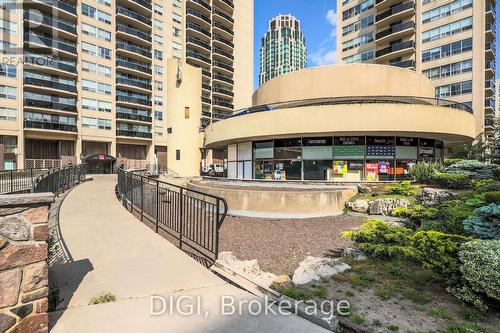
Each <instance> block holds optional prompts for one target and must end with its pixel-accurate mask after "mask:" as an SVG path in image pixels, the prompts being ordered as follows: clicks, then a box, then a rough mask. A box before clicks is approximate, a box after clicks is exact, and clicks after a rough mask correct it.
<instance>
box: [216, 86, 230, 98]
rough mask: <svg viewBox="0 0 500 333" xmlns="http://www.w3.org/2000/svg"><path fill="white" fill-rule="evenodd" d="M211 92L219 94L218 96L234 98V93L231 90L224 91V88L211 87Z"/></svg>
mask: <svg viewBox="0 0 500 333" xmlns="http://www.w3.org/2000/svg"><path fill="white" fill-rule="evenodd" d="M212 92H215V93H220V94H224V95H227V96H231V97H234V93H233V92H232V91H231V90H227V89H224V88H219V87H213V88H212Z"/></svg>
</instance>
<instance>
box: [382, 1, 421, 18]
mask: <svg viewBox="0 0 500 333" xmlns="http://www.w3.org/2000/svg"><path fill="white" fill-rule="evenodd" d="M412 8H415V3H414V2H413V1H407V2H403V3H401V4H399V5H396V6H394V7H391V9H389V10H386V11H385V12H383V13H380V14H378V15H377V16H375V21H376V22H378V21H381V20H383V19H386V18H388V17H390V16H392V15H395V14H398V13H401V12H404V11H405V10H408V9H412Z"/></svg>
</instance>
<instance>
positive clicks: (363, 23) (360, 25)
mask: <svg viewBox="0 0 500 333" xmlns="http://www.w3.org/2000/svg"><path fill="white" fill-rule="evenodd" d="M373 24H374V18H373V15H370V16H367V17H364V18H362V19H361V20H359V21H357V22H354V23H351V24H349V25H347V26H345V27H343V28H342V36H345V35H348V34H350V33H352V32H356V31H359V30H363V29H365V28H368V27H370V26H372V25H373Z"/></svg>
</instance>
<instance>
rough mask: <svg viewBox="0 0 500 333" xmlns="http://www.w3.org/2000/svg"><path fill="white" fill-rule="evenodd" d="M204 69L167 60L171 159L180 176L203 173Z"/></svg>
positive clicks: (170, 162)
mask: <svg viewBox="0 0 500 333" xmlns="http://www.w3.org/2000/svg"><path fill="white" fill-rule="evenodd" d="M200 119H201V69H200V68H196V67H193V66H190V65H187V64H185V63H182V62H181V61H178V60H176V59H169V60H168V61H167V147H168V149H167V156H168V158H167V160H168V168H169V169H170V170H172V171H174V172H176V173H177V174H179V176H183V177H190V176H199V175H200V162H201V151H200V148H201V140H200V138H201V135H200Z"/></svg>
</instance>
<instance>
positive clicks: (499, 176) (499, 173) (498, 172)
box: [493, 166, 500, 181]
mask: <svg viewBox="0 0 500 333" xmlns="http://www.w3.org/2000/svg"><path fill="white" fill-rule="evenodd" d="M493 178H494V179H495V180H498V181H500V166H497V167H496V168H495V169H493Z"/></svg>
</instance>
